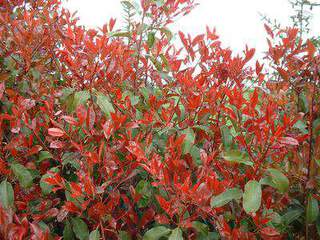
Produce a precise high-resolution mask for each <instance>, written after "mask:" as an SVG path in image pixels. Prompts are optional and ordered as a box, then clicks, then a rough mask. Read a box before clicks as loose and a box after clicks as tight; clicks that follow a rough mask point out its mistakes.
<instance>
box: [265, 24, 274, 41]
mask: <svg viewBox="0 0 320 240" xmlns="http://www.w3.org/2000/svg"><path fill="white" fill-rule="evenodd" d="M264 28H265V29H266V31H267V33H268V34H269V35H270V37H272V38H274V34H273V32H272V29H271V28H270V27H269V26H268V25H267V24H264Z"/></svg>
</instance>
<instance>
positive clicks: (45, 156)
mask: <svg viewBox="0 0 320 240" xmlns="http://www.w3.org/2000/svg"><path fill="white" fill-rule="evenodd" d="M51 158H53V156H52V154H51V153H49V152H48V151H41V152H40V153H39V159H38V162H42V161H43V160H46V159H51Z"/></svg>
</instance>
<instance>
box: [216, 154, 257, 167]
mask: <svg viewBox="0 0 320 240" xmlns="http://www.w3.org/2000/svg"><path fill="white" fill-rule="evenodd" d="M222 157H223V159H224V160H226V161H228V162H232V163H242V164H245V165H248V166H253V162H251V161H250V160H249V158H248V157H247V156H246V155H245V154H244V153H242V152H240V151H238V150H230V151H227V152H224V153H223V155H222Z"/></svg>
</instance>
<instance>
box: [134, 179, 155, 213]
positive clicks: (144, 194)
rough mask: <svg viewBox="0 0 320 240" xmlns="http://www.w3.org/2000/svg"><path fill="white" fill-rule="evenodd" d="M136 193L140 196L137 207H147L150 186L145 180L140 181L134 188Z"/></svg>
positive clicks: (150, 193)
mask: <svg viewBox="0 0 320 240" xmlns="http://www.w3.org/2000/svg"><path fill="white" fill-rule="evenodd" d="M136 191H137V193H139V194H140V195H141V198H140V200H139V201H138V204H137V205H138V207H139V208H143V207H147V206H148V204H149V201H150V198H151V196H152V186H151V184H150V182H148V181H145V180H140V181H139V183H138V184H137V186H136Z"/></svg>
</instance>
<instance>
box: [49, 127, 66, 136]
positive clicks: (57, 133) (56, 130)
mask: <svg viewBox="0 0 320 240" xmlns="http://www.w3.org/2000/svg"><path fill="white" fill-rule="evenodd" d="M48 134H49V135H50V136H52V137H62V136H63V135H64V134H65V132H64V131H63V130H61V129H60V128H49V129H48Z"/></svg>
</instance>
